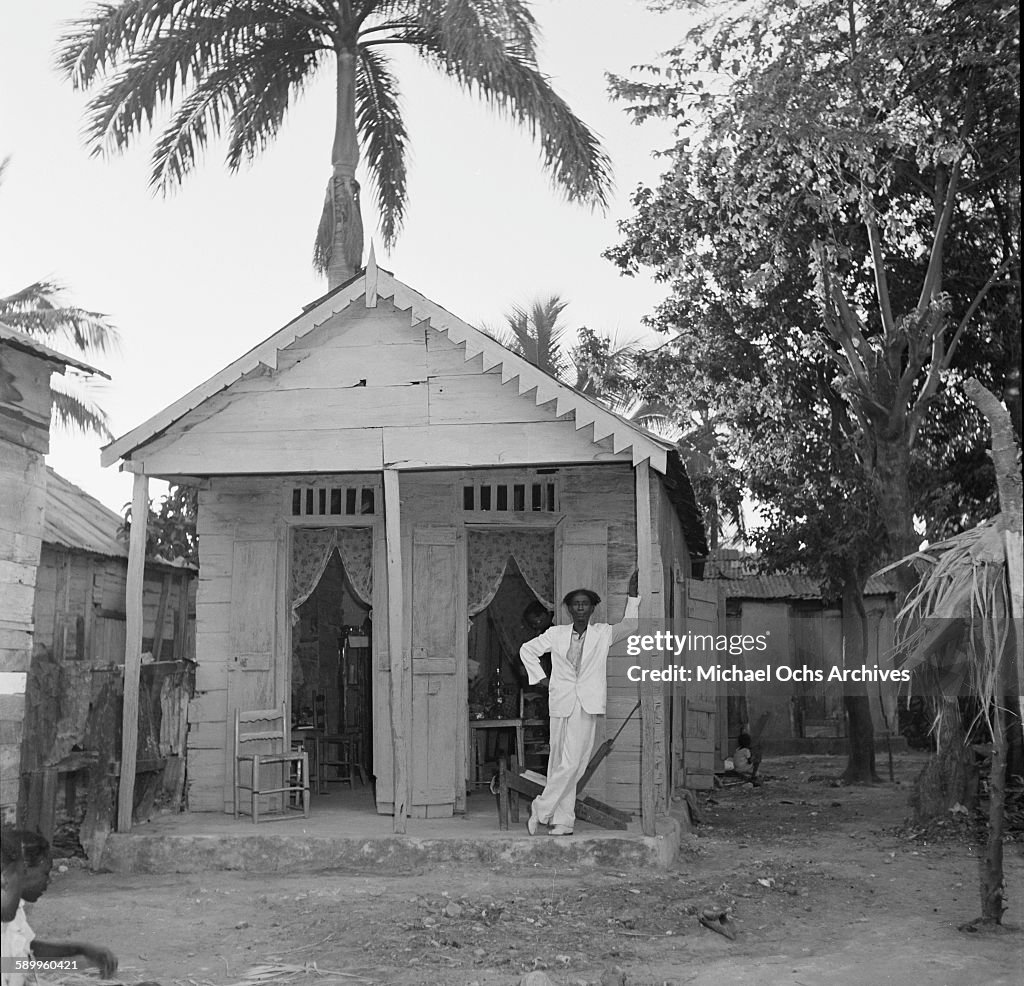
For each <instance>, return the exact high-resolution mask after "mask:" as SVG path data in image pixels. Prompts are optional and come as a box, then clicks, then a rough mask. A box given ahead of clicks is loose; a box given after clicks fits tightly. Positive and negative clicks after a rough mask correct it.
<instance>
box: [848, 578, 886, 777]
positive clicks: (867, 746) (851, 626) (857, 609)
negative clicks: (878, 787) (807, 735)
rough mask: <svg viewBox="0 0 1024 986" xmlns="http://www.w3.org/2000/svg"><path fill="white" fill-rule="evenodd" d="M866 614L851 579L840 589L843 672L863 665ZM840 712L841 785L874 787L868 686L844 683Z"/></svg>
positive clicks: (872, 735)
mask: <svg viewBox="0 0 1024 986" xmlns="http://www.w3.org/2000/svg"><path fill="white" fill-rule="evenodd" d="M867 656H868V634H867V611H866V610H865V608H864V595H863V591H862V589H861V587H860V585H859V583H858V581H857V580H856V578H855V577H850V578H848V579H847V580H846V583H845V584H844V585H843V665H844V668H845V669H847V670H851V669H859V668H861V667H862V666H866V665H867ZM843 708H844V709H845V710H846V724H847V753H848V759H847V763H846V770H845V771H843V781H844V782H845V783H847V784H874V783H876V782H877V781H878V780H879V779H880V778H879V777H878V775H877V774H876V773H875V727H874V724H873V723H872V721H871V703H870V702H869V700H868V686H867V683H866V682H863V681H846V682H844V685H843Z"/></svg>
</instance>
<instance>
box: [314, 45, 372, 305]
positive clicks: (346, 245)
mask: <svg viewBox="0 0 1024 986" xmlns="http://www.w3.org/2000/svg"><path fill="white" fill-rule="evenodd" d="M358 164H359V141H358V137H357V135H356V53H355V52H354V51H339V52H338V80H337V104H336V113H335V128H334V145H333V147H332V150H331V180H330V181H329V182H328V185H327V196H326V200H325V202H324V211H323V215H322V216H321V218H320V229H319V232H318V233H317V244H316V255H315V261H316V265H317V267H318V268H319V269H321V270H323V271H325V272H326V274H327V287H328V289H329V290H332V289H334V288H336V287H338V285H340V284H343V283H344V282H345V281H347V280H348V279H349V278H350V277H352V275H353V274H355V272H356V271H357V270H359V268H360V267H361V266H362V261H363V217H362V213H361V211H360V208H359V183H358V182H357V181H356V166H357V165H358Z"/></svg>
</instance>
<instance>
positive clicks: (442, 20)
mask: <svg viewBox="0 0 1024 986" xmlns="http://www.w3.org/2000/svg"><path fill="white" fill-rule="evenodd" d="M394 45H405V46H408V47H410V48H412V49H413V50H414V51H415V52H416V53H417V54H418V55H419V56H420V57H421V58H423V59H424V60H425V61H427V62H428V63H429V64H431V65H433V66H434V67H435V68H437V69H438V70H439V71H440V72H441V73H443V74H444V75H446V76H448V77H449V78H452V79H454V80H455V81H456V82H457V83H458V84H459V85H461V86H462V87H463V88H464V89H465V90H467V91H468V92H471V93H473V94H475V95H477V96H479V97H480V98H482V99H483V100H485V101H486V102H487V103H488V104H489V105H490V106H492V107H493V108H495V109H496V110H498V111H499V112H500V113H502V114H503V115H505V116H507V117H509V118H510V119H511V120H513V121H515V122H516V123H518V124H520V125H522V126H523V127H525V128H526V129H527V130H528V131H529V133H530V134H531V136H534V137H535V138H536V139H537V140H538V141H539V143H540V148H541V158H542V161H543V164H544V167H545V168H546V169H547V170H548V172H549V173H550V174H551V176H552V180H553V182H554V183H555V185H556V186H557V187H558V188H560V189H561V190H562V191H563V192H564V193H565V194H566V195H567V196H568V197H569V198H570V199H571V200H574V201H581V202H585V203H590V204H592V205H599V206H603V205H604V204H605V202H606V197H607V193H608V189H609V185H610V165H609V161H608V158H607V156H606V155H605V153H604V151H603V150H602V149H601V148H600V145H599V143H598V140H597V138H596V137H595V135H594V134H593V133H592V132H591V131H590V130H589V129H588V128H587V127H586V126H585V125H584V124H583V123H582V122H581V121H580V120H579V119H577V117H576V116H575V115H574V114H573V113H572V111H571V110H570V108H569V106H568V105H567V104H566V103H565V102H564V101H563V100H562V99H561V97H559V96H558V95H557V94H556V93H555V91H554V90H553V89H552V87H551V85H550V83H549V81H548V79H547V77H546V76H545V75H544V74H543V73H542V72H541V71H540V70H539V68H538V67H537V62H536V23H535V21H534V18H533V15H532V14H531V12H530V10H529V7H528V5H527V4H526V3H525V2H521V0H338V2H310V0H216V2H213V0H173V2H171V0H123V2H120V3H117V4H107V5H104V6H100V7H98V8H97V9H96V11H95V13H94V14H93V15H92V16H90V17H88V18H85V19H83V20H80V21H78V22H76V23H74V24H73V25H72V26H71V28H70V30H69V31H68V33H67V34H66V35H65V37H64V38H63V40H62V43H61V46H60V50H59V65H60V67H61V69H62V70H63V71H64V73H65V74H66V75H67V76H68V77H69V78H70V79H71V81H72V83H73V84H74V85H75V86H76V87H77V88H80V89H95V90H96V92H95V95H94V96H93V98H92V100H91V102H90V104H89V115H88V121H87V127H86V134H87V139H88V142H89V144H90V145H91V146H92V148H93V150H94V151H95V152H102V151H104V150H116V151H121V150H123V149H124V148H125V147H127V146H128V145H129V143H130V142H131V141H132V139H133V138H134V137H136V136H137V135H138V134H139V133H141V132H142V131H143V130H146V129H148V128H149V127H150V126H152V121H153V116H154V114H155V113H156V111H157V110H159V109H161V108H165V107H166V108H173V113H172V115H171V118H170V122H169V123H168V124H167V125H166V127H165V128H164V130H163V132H162V133H161V135H160V137H159V139H158V140H157V143H156V147H155V151H154V154H153V170H152V176H151V183H152V184H153V185H155V186H157V187H159V188H161V189H166V188H167V187H168V186H171V185H174V184H176V183H178V182H180V181H181V180H182V178H184V176H185V175H186V174H187V173H188V172H189V171H190V170H191V169H192V168H193V166H194V165H195V160H196V155H197V153H198V152H199V151H200V150H201V149H202V148H205V147H206V145H207V143H208V142H209V141H210V140H211V139H213V138H215V137H218V136H220V135H221V134H222V133H224V132H226V134H227V138H228V151H227V164H228V167H229V168H230V169H231V170H232V171H234V170H236V169H237V168H238V167H239V166H240V165H241V164H242V163H243V162H245V161H248V160H250V159H252V158H253V157H255V156H256V155H257V154H258V153H259V152H260V151H262V150H263V149H264V147H266V145H267V144H268V143H269V142H270V141H271V140H272V139H273V138H274V137H276V135H277V133H278V130H279V129H280V127H281V124H282V123H283V121H284V118H285V115H286V112H287V110H288V107H289V105H290V102H291V101H292V100H293V99H294V98H295V97H297V96H298V95H300V94H301V93H302V92H303V90H304V89H305V88H306V87H307V86H308V85H309V84H310V83H311V82H312V80H313V77H314V75H315V74H316V72H317V71H319V70H320V69H321V68H322V67H323V66H325V65H331V66H332V67H333V69H334V73H335V83H336V87H337V111H336V117H335V135H334V144H333V148H332V156H331V164H332V168H333V173H332V176H331V179H330V181H329V183H328V186H327V196H326V202H325V205H324V212H323V217H322V219H321V222H320V230H319V233H318V235H317V243H316V250H315V253H314V260H315V264H316V266H317V268H318V269H319V270H321V271H325V272H326V273H327V275H328V283H329V285H330V286H331V287H334V286H336V285H337V284H339V283H341V282H342V281H344V280H345V279H347V278H348V277H350V276H351V275H352V274H353V273H354V272H355V271H356V270H357V269H358V268H359V266H360V265H361V263H362V242H363V230H362V219H361V215H360V204H359V186H358V183H357V182H356V166H357V164H358V163H359V156H360V149H362V150H363V151H364V152H365V157H366V164H367V168H368V171H369V173H370V176H371V178H372V180H373V183H374V185H375V191H376V198H377V204H378V207H379V210H380V216H381V233H382V236H383V238H384V242H385V244H386V245H388V246H390V245H391V244H392V243H393V242H394V241H395V239H396V237H397V235H398V233H399V231H400V229H401V226H402V221H403V218H404V215H405V207H406V192H407V189H406V146H407V143H408V134H407V132H406V128H405V123H404V121H403V118H402V114H401V109H400V105H399V88H398V81H397V79H396V77H395V74H394V72H393V68H392V64H391V60H390V58H389V57H388V55H387V54H385V53H386V52H387V51H388V47H389V46H394Z"/></svg>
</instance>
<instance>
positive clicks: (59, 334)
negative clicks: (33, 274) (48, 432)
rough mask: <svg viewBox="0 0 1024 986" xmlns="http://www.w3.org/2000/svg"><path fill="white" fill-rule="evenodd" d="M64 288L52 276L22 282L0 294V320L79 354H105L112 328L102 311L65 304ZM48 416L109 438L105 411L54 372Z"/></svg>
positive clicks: (114, 338) (111, 345)
mask: <svg viewBox="0 0 1024 986" xmlns="http://www.w3.org/2000/svg"><path fill="white" fill-rule="evenodd" d="M63 290H64V289H63V288H62V286H61V285H60V284H58V283H57V282H56V281H53V280H48V281H36V282H35V283H34V284H30V285H28V287H24V288H22V289H21V290H20V291H15V292H14V294H9V295H7V296H6V297H0V322H5V323H6V324H7V325H10V326H11V327H12V328H15V329H18V330H20V331H21V332H24V333H25V334H26V335H30V336H33V337H34V338H36V339H39V340H40V341H41V342H46V343H48V344H49V343H52V342H58V348H60V346H59V342H61V341H62V342H63V343H64V344H65V345H70V346H71V347H73V348H74V349H75V350H76V351H77V352H79V353H81V354H82V355H83V356H89V355H92V354H94V353H107V352H110V351H111V350H113V349H116V348H117V344H118V341H119V339H118V334H117V330H116V329H115V328H114V326H113V325H111V324H110V321H109V320H108V319H107V317H106V316H105V315H102V314H100V313H99V312H90V311H86V310H85V309H84V308H76V307H74V306H72V305H65V304H63V303H62V302H61V301H60V298H59V296H60V294H61V292H62V291H63ZM51 389H52V392H53V417H54V420H55V421H56V423H57V425H59V426H60V427H63V428H67V429H75V428H77V429H80V430H81V431H82V432H85V433H86V434H88V433H89V432H93V433H95V434H97V435H99V436H100V437H101V438H105V439H107V440H109V439H112V438H113V437H114V436H113V433H112V432H111V431H110V425H109V419H108V417H107V412H106V411H104V410H103V408H102V407H100V406H99V405H98V404H97V403H96V402H95V401H93V400H92V399H91V398H90V397H89V396H88V395H87V394H86V393H84V392H83V390H82V389H81V387H80V386H79V385H77V383H76V381H74V380H73V379H68V378H65V377H54V379H53V382H52V384H51Z"/></svg>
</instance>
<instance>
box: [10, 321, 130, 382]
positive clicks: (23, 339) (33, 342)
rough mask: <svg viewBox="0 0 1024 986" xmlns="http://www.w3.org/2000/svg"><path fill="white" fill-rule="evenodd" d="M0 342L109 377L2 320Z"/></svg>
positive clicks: (86, 371)
mask: <svg viewBox="0 0 1024 986" xmlns="http://www.w3.org/2000/svg"><path fill="white" fill-rule="evenodd" d="M0 342H4V343H6V344H7V345H8V346H10V347H11V348H12V349H20V350H21V351H22V352H24V353H31V354H32V355H33V356H39V357H41V358H42V359H45V360H48V361H49V362H51V363H57V364H59V365H61V366H73V367H74V368H75V369H76V370H82V371H83V372H84V373H92V374H96V375H98V376H101V377H106V379H107V380H109V379H110V377H109V376H107V374H106V373H104V372H103V371H102V370H97V369H96V367H95V366H90V365H89V364H88V363H83V362H82V361H81V360H77V359H75V358H74V357H73V356H65V355H64V354H63V353H58V352H57V350H56V349H50V347H49V346H44V345H43V344H42V343H41V342H39V340H38V339H33V338H32V336H30V335H26V334H25V333H24V332H19V331H18V330H17V329H15V328H12V327H11V326H10V325H7V324H6V323H4V322H0Z"/></svg>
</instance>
